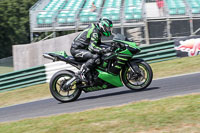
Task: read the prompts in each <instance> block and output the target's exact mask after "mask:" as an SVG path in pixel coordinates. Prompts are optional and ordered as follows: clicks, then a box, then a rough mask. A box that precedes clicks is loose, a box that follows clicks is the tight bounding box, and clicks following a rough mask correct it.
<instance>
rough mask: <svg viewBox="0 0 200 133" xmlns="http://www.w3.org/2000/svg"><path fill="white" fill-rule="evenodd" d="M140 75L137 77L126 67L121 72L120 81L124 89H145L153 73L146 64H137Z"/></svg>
mask: <svg viewBox="0 0 200 133" xmlns="http://www.w3.org/2000/svg"><path fill="white" fill-rule="evenodd" d="M137 65H138V67H139V70H140V72H141V73H140V75H137V74H136V73H135V72H134V71H133V70H132V69H131V67H128V66H127V67H126V68H125V69H123V71H122V75H121V79H122V82H123V83H124V85H125V86H126V87H128V88H129V89H131V90H134V91H141V90H144V89H145V88H147V87H148V86H149V85H150V84H151V82H152V79H153V71H152V69H151V67H150V65H149V64H147V63H146V62H144V61H142V62H138V63H137Z"/></svg>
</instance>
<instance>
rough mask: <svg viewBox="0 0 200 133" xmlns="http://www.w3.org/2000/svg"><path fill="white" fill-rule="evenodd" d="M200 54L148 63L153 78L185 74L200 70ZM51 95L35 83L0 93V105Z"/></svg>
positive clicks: (46, 85) (46, 86) (47, 89)
mask: <svg viewBox="0 0 200 133" xmlns="http://www.w3.org/2000/svg"><path fill="white" fill-rule="evenodd" d="M199 60H200V56H195V57H185V58H179V59H174V60H169V61H164V62H158V63H153V64H150V65H151V67H152V69H153V73H154V79H156V78H161V77H167V76H173V75H178V74H185V73H191V72H200V67H199V64H200V61H199ZM46 97H51V94H50V92H49V87H48V84H41V85H35V86H31V87H27V88H22V89H18V90H13V91H8V92H3V93H0V107H3V106H8V105H13V104H18V103H24V102H29V101H32V100H37V99H42V98H46Z"/></svg>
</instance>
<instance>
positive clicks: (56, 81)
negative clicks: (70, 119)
mask: <svg viewBox="0 0 200 133" xmlns="http://www.w3.org/2000/svg"><path fill="white" fill-rule="evenodd" d="M73 77H74V73H73V72H70V71H64V70H62V71H59V72H57V73H55V74H54V75H53V77H52V78H51V80H50V91H51V94H52V96H53V97H54V98H55V99H56V100H58V101H60V102H70V101H74V100H76V99H77V98H78V97H79V96H80V94H81V89H78V88H77V87H76V83H73V84H72V85H70V86H69V87H68V88H65V87H64V85H65V83H66V82H67V81H69V80H70V79H72V78H73Z"/></svg>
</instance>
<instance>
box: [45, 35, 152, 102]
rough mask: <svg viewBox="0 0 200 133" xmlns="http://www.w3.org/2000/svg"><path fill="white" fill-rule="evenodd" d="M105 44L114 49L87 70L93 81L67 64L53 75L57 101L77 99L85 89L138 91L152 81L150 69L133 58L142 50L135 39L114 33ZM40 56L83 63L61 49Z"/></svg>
mask: <svg viewBox="0 0 200 133" xmlns="http://www.w3.org/2000/svg"><path fill="white" fill-rule="evenodd" d="M107 47H112V50H113V51H112V52H108V53H106V54H104V55H102V56H101V63H100V64H99V65H98V66H97V67H96V68H95V70H93V71H92V72H91V73H90V74H91V75H92V78H93V84H92V85H90V84H87V83H85V82H81V81H80V80H79V79H78V77H77V76H76V74H75V72H73V71H71V70H68V69H67V68H66V70H61V71H58V72H56V73H55V74H54V75H53V76H52V78H51V80H50V84H49V87H50V92H51V94H52V96H53V97H54V98H55V99H57V100H58V101H60V102H70V101H74V100H76V99H78V97H79V96H80V95H81V92H82V91H84V92H86V93H87V92H93V91H98V90H104V89H110V88H116V87H122V86H126V87H127V88H129V89H131V90H134V91H141V90H144V89H145V88H147V87H148V86H149V85H150V84H151V82H152V78H153V72H152V69H151V67H150V65H149V64H148V63H147V62H145V61H144V60H142V59H137V58H134V55H136V54H137V53H139V52H140V51H141V50H140V48H139V47H138V46H137V45H136V43H135V42H134V41H132V40H129V39H128V38H127V37H125V36H124V35H121V34H115V35H114V37H113V43H112V45H109V46H107ZM43 56H44V57H45V58H48V59H51V60H53V61H64V62H66V63H67V64H70V65H72V66H73V67H76V68H77V69H80V68H81V66H82V64H83V63H84V62H78V61H76V60H75V59H74V58H73V57H72V56H68V55H67V54H66V53H65V52H64V51H62V52H55V53H45V54H43ZM86 76H87V75H86Z"/></svg>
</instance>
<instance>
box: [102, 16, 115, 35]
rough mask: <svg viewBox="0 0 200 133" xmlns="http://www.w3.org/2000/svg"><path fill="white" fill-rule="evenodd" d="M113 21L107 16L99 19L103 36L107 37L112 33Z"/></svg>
mask: <svg viewBox="0 0 200 133" xmlns="http://www.w3.org/2000/svg"><path fill="white" fill-rule="evenodd" d="M112 27H113V23H112V21H111V20H109V19H107V18H100V19H99V28H100V31H101V32H102V34H103V35H104V36H107V37H109V36H110V35H111V34H112Z"/></svg>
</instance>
